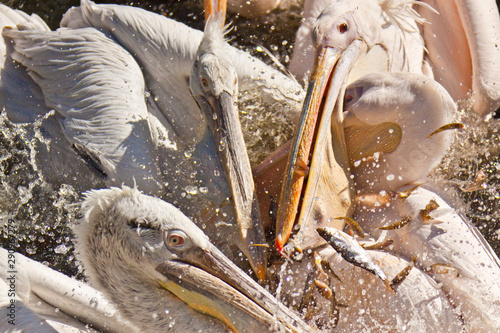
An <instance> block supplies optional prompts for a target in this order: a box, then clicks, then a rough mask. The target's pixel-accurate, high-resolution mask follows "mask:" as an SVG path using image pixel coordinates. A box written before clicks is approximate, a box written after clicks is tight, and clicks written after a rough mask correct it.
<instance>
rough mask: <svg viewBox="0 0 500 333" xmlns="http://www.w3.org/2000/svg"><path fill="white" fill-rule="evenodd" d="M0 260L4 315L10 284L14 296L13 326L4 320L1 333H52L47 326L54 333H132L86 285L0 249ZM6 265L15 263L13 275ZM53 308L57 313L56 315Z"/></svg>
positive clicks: (107, 304)
mask: <svg viewBox="0 0 500 333" xmlns="http://www.w3.org/2000/svg"><path fill="white" fill-rule="evenodd" d="M0 258H1V259H2V262H1V263H0V267H1V268H2V270H1V272H0V290H3V289H4V288H7V289H6V290H5V292H2V295H1V296H0V304H2V309H3V310H5V309H7V314H8V308H7V306H8V304H9V303H10V300H9V297H8V289H9V287H10V284H11V283H14V284H15V292H16V296H17V297H16V303H15V305H16V316H15V317H16V318H15V319H16V320H15V323H16V326H11V325H10V324H8V323H7V320H1V321H0V328H3V329H4V330H2V331H3V332H5V331H9V329H11V328H19V329H20V328H23V327H24V329H26V330H30V328H31V330H33V331H37V332H55V331H54V330H51V327H50V326H53V327H54V328H56V330H57V331H59V328H61V331H63V332H66V330H64V329H63V328H64V327H68V326H69V327H73V328H79V329H82V330H83V329H85V325H88V324H90V325H92V326H93V327H95V328H98V329H101V330H105V331H112V332H120V331H121V332H124V331H131V330H132V327H131V324H130V323H129V322H127V321H125V320H124V319H123V318H121V317H120V315H119V314H118V313H117V310H116V309H115V308H114V306H113V305H112V304H111V303H110V302H109V301H108V300H107V299H106V298H105V297H104V296H103V295H102V294H101V293H100V292H98V291H97V290H95V289H93V288H91V287H90V286H88V285H87V284H85V283H83V282H80V281H77V280H75V279H72V278H70V277H68V276H66V275H64V274H61V273H59V272H56V271H54V270H52V269H50V268H48V267H46V266H45V265H42V264H40V263H38V262H36V261H33V260H31V259H28V258H26V257H25V256H23V255H22V254H19V253H17V252H14V251H7V250H5V249H2V248H0ZM9 263H11V264H12V263H14V264H13V265H15V273H13V270H12V269H10V268H9V266H8V265H9ZM13 275H14V276H15V278H14V279H12V276H13ZM13 281H14V282H13ZM4 305H5V306H4ZM56 308H57V309H59V311H55V309H56ZM1 313H2V314H3V315H4V318H9V317H8V316H5V312H3V311H2V312H1ZM42 318H43V319H42ZM45 320H47V321H45ZM48 323H49V324H50V326H49V325H48ZM23 325H26V326H23ZM36 325H38V326H36ZM66 329H67V328H66Z"/></svg>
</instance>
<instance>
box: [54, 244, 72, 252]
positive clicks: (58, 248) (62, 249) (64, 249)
mask: <svg viewBox="0 0 500 333" xmlns="http://www.w3.org/2000/svg"><path fill="white" fill-rule="evenodd" d="M68 250H69V249H68V247H67V246H66V245H64V244H61V245H58V246H56V248H55V249H54V252H55V253H59V254H65V253H66V252H68Z"/></svg>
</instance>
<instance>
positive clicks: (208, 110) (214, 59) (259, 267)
mask: <svg viewBox="0 0 500 333" xmlns="http://www.w3.org/2000/svg"><path fill="white" fill-rule="evenodd" d="M223 19H224V16H223V15H222V14H221V13H218V14H216V15H215V16H210V17H209V19H208V20H207V24H206V26H205V32H204V35H203V38H202V41H201V43H200V45H199V47H198V51H197V54H196V58H195V61H194V64H193V67H192V70H191V76H190V80H189V81H190V87H191V93H192V94H193V97H194V98H195V99H196V101H197V103H198V105H199V107H200V109H201V110H202V111H203V113H204V115H205V117H206V119H207V121H208V124H209V127H210V130H211V132H212V135H213V137H214V139H215V142H216V144H217V145H218V146H219V158H220V159H221V161H222V165H223V167H224V170H225V173H226V179H227V181H228V184H229V185H230V187H231V192H232V201H233V203H234V206H235V210H236V216H237V222H238V227H239V230H240V235H241V239H240V242H239V243H238V246H239V248H240V249H241V250H242V251H243V253H245V255H246V256H247V258H248V259H249V262H250V265H251V266H252V268H253V270H254V271H255V273H256V274H257V276H258V277H259V278H260V279H262V280H263V279H264V278H265V269H266V265H267V262H266V249H265V247H262V246H254V245H255V244H263V243H265V236H264V230H263V227H262V222H261V217H260V211H259V206H258V202H257V198H256V194H255V185H254V182H253V177H252V170H251V166H250V160H249V158H248V154H247V151H246V146H245V141H244V138H243V132H242V130H241V125H240V121H239V118H238V108H237V99H238V76H237V73H236V69H235V68H234V65H233V63H232V61H231V56H230V55H229V54H228V53H227V52H226V50H227V49H228V45H227V43H226V42H225V41H224V33H225V32H224V29H225V28H224V27H223V22H224V21H223Z"/></svg>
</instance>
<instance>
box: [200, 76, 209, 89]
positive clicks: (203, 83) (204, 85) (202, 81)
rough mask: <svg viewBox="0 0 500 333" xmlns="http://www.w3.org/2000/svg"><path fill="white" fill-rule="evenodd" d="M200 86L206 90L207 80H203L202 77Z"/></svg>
mask: <svg viewBox="0 0 500 333" xmlns="http://www.w3.org/2000/svg"><path fill="white" fill-rule="evenodd" d="M201 85H202V86H203V87H204V88H208V80H207V79H205V78H204V77H202V78H201Z"/></svg>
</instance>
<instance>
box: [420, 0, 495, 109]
mask: <svg viewBox="0 0 500 333" xmlns="http://www.w3.org/2000/svg"><path fill="white" fill-rule="evenodd" d="M424 2H426V3H427V4H429V5H431V6H432V7H433V8H434V9H436V10H437V11H438V12H439V14H437V13H435V12H433V11H431V10H430V9H429V8H427V7H426V6H420V7H419V11H420V12H421V14H422V16H423V17H424V18H425V19H427V20H428V21H429V22H430V23H431V24H424V25H423V37H424V40H425V45H426V47H427V49H428V51H429V54H428V58H429V61H430V64H431V66H432V67H433V71H434V76H435V79H436V81H438V82H439V83H441V84H442V85H443V86H444V87H445V88H446V90H448V92H449V93H450V95H451V96H452V97H453V99H454V100H458V99H464V98H467V97H468V96H469V95H468V94H469V92H470V91H472V97H473V99H474V105H473V109H474V111H476V112H477V113H480V114H487V113H489V112H492V111H495V110H496V109H497V108H498V107H499V106H500V82H499V80H500V79H499V78H500V66H499V62H500V48H499V47H498V45H499V44H500V28H499V27H500V16H499V14H498V8H497V5H496V3H495V1H494V0H484V1H473V0H455V1H435V0H425V1H424Z"/></svg>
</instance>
